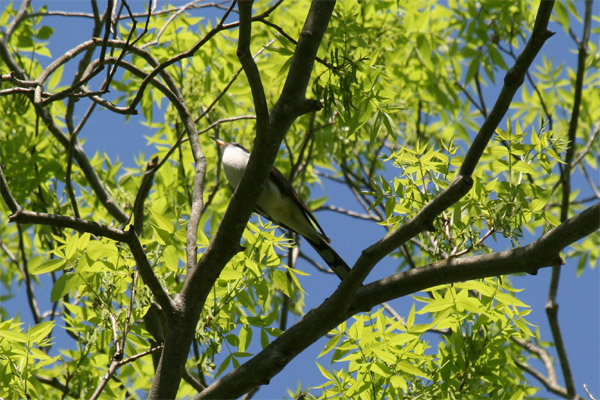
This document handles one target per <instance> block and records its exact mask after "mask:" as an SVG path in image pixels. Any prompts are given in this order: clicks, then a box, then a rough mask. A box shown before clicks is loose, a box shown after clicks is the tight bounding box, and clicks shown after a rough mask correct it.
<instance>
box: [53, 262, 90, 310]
mask: <svg viewBox="0 0 600 400" xmlns="http://www.w3.org/2000/svg"><path fill="white" fill-rule="evenodd" d="M82 258H83V257H82ZM76 276H77V275H75V274H69V273H67V274H62V275H61V276H59V277H58V279H57V280H56V282H54V286H52V291H51V292H50V301H51V302H53V303H54V302H55V301H58V300H60V299H61V298H62V297H63V296H64V295H65V294H67V293H68V292H69V289H70V285H69V283H70V282H71V281H72V280H73V279H74V278H75V277H76ZM75 280H77V278H75Z"/></svg>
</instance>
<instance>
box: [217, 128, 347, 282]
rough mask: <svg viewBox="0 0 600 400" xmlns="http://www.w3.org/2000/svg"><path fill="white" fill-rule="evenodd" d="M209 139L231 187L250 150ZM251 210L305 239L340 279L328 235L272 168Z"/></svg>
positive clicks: (343, 267)
mask: <svg viewBox="0 0 600 400" xmlns="http://www.w3.org/2000/svg"><path fill="white" fill-rule="evenodd" d="M213 140H214V141H215V142H217V144H218V145H219V146H221V147H222V149H223V170H224V171H225V176H226V177H227V180H228V181H229V185H230V186H231V187H232V189H233V190H235V188H237V186H238V185H239V183H240V181H241V180H242V176H243V175H244V171H245V170H246V165H248V160H250V153H248V151H247V150H246V149H244V148H243V147H242V146H241V145H239V144H237V143H227V142H223V141H222V140H219V139H216V138H213ZM255 211H256V212H258V213H259V214H260V215H262V216H264V217H266V218H268V219H270V220H271V221H273V222H275V223H276V224H278V225H281V226H283V227H285V228H287V229H290V230H292V231H294V232H296V233H297V234H299V235H301V236H302V237H303V238H305V239H306V240H307V241H308V243H310V245H311V246H312V247H313V248H314V249H315V250H316V251H317V253H319V255H320V256H321V257H322V258H323V260H325V262H326V263H327V264H328V265H329V267H331V269H332V270H333V272H335V274H336V275H337V276H338V277H339V278H340V279H342V280H343V279H344V278H345V277H346V276H347V275H348V272H349V271H350V267H348V264H346V262H345V261H344V260H343V259H342V257H340V255H339V254H338V253H336V252H335V250H333V249H332V248H331V246H330V245H329V242H330V240H329V238H328V237H327V236H326V235H325V232H323V228H321V226H320V225H319V223H318V222H317V219H316V218H315V216H314V215H313V213H312V212H311V211H310V210H309V209H308V207H307V206H306V205H305V204H304V202H303V201H302V199H300V196H298V194H297V193H296V191H295V190H294V188H293V187H292V185H291V184H290V183H289V182H288V180H287V179H286V178H285V176H283V174H282V173H281V172H280V171H279V170H278V169H277V168H275V167H273V168H272V169H271V173H270V175H269V178H268V179H267V182H266V183H265V187H264V189H263V191H262V193H261V194H260V196H259V198H258V201H257V203H256V206H255Z"/></svg>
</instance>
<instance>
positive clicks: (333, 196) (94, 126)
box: [0, 0, 600, 398]
mask: <svg viewBox="0 0 600 400" xmlns="http://www.w3.org/2000/svg"><path fill="white" fill-rule="evenodd" d="M47 3H48V4H51V6H52V8H53V9H57V10H58V9H73V7H75V6H78V7H79V6H81V2H80V3H79V4H77V5H76V4H75V2H74V1H57V0H54V1H52V2H47ZM5 4H6V3H5V2H4V1H3V2H2V3H0V9H2V8H3V7H4V5H5ZM40 4H43V3H42V2H37V1H35V2H34V7H36V8H37V7H38V6H39V5H40ZM84 4H85V10H86V11H87V10H88V7H89V3H87V2H84ZM144 4H146V2H132V6H135V7H143V5H144ZM576 4H577V6H578V7H579V8H582V7H583V2H579V1H578V2H576ZM209 17H210V16H209ZM45 23H46V24H50V25H51V26H53V28H54V29H55V33H54V35H53V37H52V38H51V41H50V49H51V52H52V54H53V55H57V54H61V53H63V52H65V51H66V50H68V49H70V48H72V47H73V46H75V45H76V44H78V43H79V42H81V41H83V40H85V39H86V38H87V37H88V36H89V34H90V31H91V28H90V21H88V20H79V19H73V18H71V19H69V20H68V23H65V19H64V18H60V17H52V18H48V19H47V20H46V22H45ZM574 28H575V32H576V33H577V34H578V35H580V31H581V29H578V25H575V26H574ZM550 29H551V30H553V31H556V35H555V36H554V37H553V38H552V39H551V40H550V41H548V43H547V44H546V46H545V48H544V49H543V50H542V52H545V53H547V54H550V55H555V56H556V55H557V54H564V56H562V57H561V60H562V61H564V62H565V63H566V64H567V65H569V66H572V67H574V65H575V62H576V54H573V53H571V52H569V49H572V48H573V47H574V46H573V43H572V40H571V39H570V38H569V37H568V35H567V34H566V33H565V32H564V31H563V30H562V28H560V27H559V26H558V25H557V24H552V25H551V28H550ZM596 38H597V35H596ZM539 58H540V57H538V59H539ZM538 61H539V60H538ZM557 61H558V60H557ZM69 66H70V68H75V67H76V63H73V62H71V63H70V64H69ZM68 71H69V70H68V69H67V70H65V72H64V74H63V76H65V77H68V76H70V74H69V72H68ZM500 81H501V80H500ZM488 89H489V90H488V91H487V93H488V94H487V97H486V104H487V105H488V107H489V106H491V104H493V100H494V99H495V96H496V94H497V93H498V88H494V87H491V88H488ZM83 109H84V108H83V107H82V108H80V110H83ZM80 112H83V111H80ZM155 115H160V110H157V112H156V113H155ZM141 119H142V118H141V117H135V116H133V117H131V119H130V121H129V123H127V122H126V121H125V117H124V116H121V115H116V114H114V113H112V112H109V111H106V110H101V109H99V108H98V109H97V112H96V113H95V114H94V116H93V117H92V119H91V120H90V122H89V123H88V124H87V128H86V129H85V130H84V131H83V132H82V134H81V137H82V138H85V139H86V143H85V146H84V149H85V151H86V153H87V154H88V155H89V156H92V155H93V154H94V153H95V152H97V151H100V152H103V151H104V152H106V153H107V154H108V155H109V156H110V157H111V158H114V157H118V158H119V159H120V160H121V161H122V162H124V165H125V166H134V165H135V164H134V157H135V156H137V154H139V152H140V151H143V152H145V153H146V157H147V158H149V157H150V155H151V154H152V152H153V150H152V149H151V148H148V147H147V146H146V141H145V138H144V136H145V135H149V134H150V132H149V131H148V128H147V127H144V126H142V125H140V124H138V121H140V120H141ZM209 162H211V161H210V160H209ZM586 185H587V184H584V185H583V187H585V186H586ZM324 194H327V195H329V201H328V203H330V204H335V205H338V206H340V207H344V208H348V209H354V210H360V209H359V206H358V204H356V202H355V201H354V197H353V196H352V195H351V194H350V193H349V192H348V191H347V189H345V187H344V186H342V185H339V184H336V183H333V182H328V181H326V182H325V183H324V186H323V187H317V188H315V190H314V191H313V196H314V197H319V196H321V195H324ZM317 218H318V219H319V221H320V223H321V225H322V226H323V228H324V230H325V232H326V233H327V235H328V236H329V237H330V238H331V239H332V246H333V247H334V248H336V250H337V251H338V252H339V253H340V254H341V255H342V256H343V257H344V258H345V259H346V261H347V262H348V264H349V265H352V264H353V262H354V261H355V260H356V259H357V258H358V256H359V255H360V252H361V251H362V249H364V248H366V247H368V246H369V245H370V244H372V243H373V242H374V241H375V240H376V239H377V238H380V237H381V236H382V235H383V234H384V233H385V231H384V229H383V228H382V227H380V226H374V225H373V224H372V223H369V222H365V221H362V220H357V219H352V218H350V217H347V216H343V215H340V214H336V213H333V212H328V211H323V212H318V213H317ZM533 239H535V237H534V236H531V235H526V237H525V238H524V239H523V240H522V241H521V243H522V244H527V243H530V242H531V241H532V240H533ZM303 246H304V247H303V249H307V251H309V252H311V254H314V253H312V249H310V250H308V246H306V244H304V245H303ZM503 249H505V244H502V243H500V244H498V250H503ZM314 257H315V258H316V259H318V256H317V255H316V254H315V255H314ZM300 268H301V269H303V270H305V271H308V272H310V273H311V276H309V277H304V278H302V284H303V285H304V286H305V289H306V291H307V294H306V310H308V309H310V308H313V307H315V306H317V305H319V304H320V303H321V302H322V300H323V299H324V298H326V297H327V296H328V295H329V294H330V293H331V292H332V291H333V289H334V288H335V286H336V285H337V284H338V280H337V278H336V277H335V276H333V275H323V274H319V273H318V272H317V271H315V270H314V269H313V268H312V267H310V266H307V265H304V266H303V265H302V264H300ZM394 270H395V265H394V263H393V261H392V260H389V259H387V260H384V261H383V262H382V263H380V264H379V265H378V266H377V267H376V269H375V270H374V271H373V273H372V276H370V277H369V280H372V279H376V278H378V277H383V276H385V275H388V274H389V273H390V272H391V271H394ZM550 272H551V269H550V268H545V269H542V270H540V271H539V273H538V275H536V276H519V277H512V278H511V279H512V282H513V285H514V286H515V287H518V288H524V289H525V290H524V291H523V292H521V293H520V295H519V298H520V299H521V300H523V301H524V302H525V303H527V304H529V305H530V306H531V307H532V314H531V315H530V317H529V318H528V320H529V321H531V322H533V323H535V324H537V325H538V326H539V328H540V331H541V336H542V338H543V339H544V340H547V341H551V338H552V336H551V334H550V330H549V326H548V322H547V318H546V314H545V310H544V306H545V304H546V301H547V293H548V286H549V281H550ZM50 289H51V282H44V284H43V285H42V287H40V288H38V289H37V293H38V296H39V299H38V300H40V301H41V305H42V309H44V307H43V305H44V304H48V303H47V302H48V301H49V296H50ZM599 293H600V273H599V268H596V269H594V270H592V269H590V268H589V267H588V268H586V270H585V271H584V273H583V275H582V277H580V278H577V277H576V276H575V265H574V263H573V262H571V261H569V262H568V263H567V265H566V266H565V267H564V268H563V271H562V275H561V282H560V289H559V295H558V303H559V305H560V311H559V320H560V323H561V328H562V329H563V337H564V340H565V343H566V346H567V350H568V354H569V356H570V362H571V367H572V370H573V375H574V377H575V382H576V388H577V391H578V393H580V394H585V393H584V391H583V388H582V384H583V383H586V384H587V385H588V387H589V389H590V391H591V393H592V394H594V395H595V396H596V397H598V396H600V386H599V379H598V377H599V376H600V366H599V363H600V333H599V329H600V296H599ZM23 299H24V293H21V294H20V295H19V296H18V297H17V298H15V299H13V300H11V301H10V302H7V303H6V304H5V307H7V308H8V309H9V310H10V311H13V310H15V311H16V310H21V319H22V321H25V322H30V323H33V321H32V320H31V318H30V313H29V310H28V309H27V308H22V304H24V302H23ZM412 303H413V301H412V299H410V298H404V299H400V300H397V301H394V302H393V303H392V304H393V306H394V307H395V308H396V310H397V311H398V312H399V313H400V314H401V315H406V314H407V313H408V310H409V309H410V306H411V305H412ZM11 314H13V312H11ZM63 340H68V339H59V340H58V341H57V346H60V345H61V344H62V343H61V341H63ZM325 342H326V339H321V340H320V341H319V342H317V343H315V344H314V345H313V346H311V347H310V348H309V349H308V350H307V351H305V352H304V353H302V354H301V355H299V356H298V357H297V358H296V359H294V360H293V361H292V362H291V363H290V364H289V365H288V366H287V367H286V368H285V369H284V370H283V371H282V372H281V373H280V374H279V375H278V376H276V377H274V378H273V379H272V380H271V383H270V385H268V386H265V387H262V388H261V390H260V392H259V393H258V394H257V395H256V396H255V398H281V397H282V396H283V395H285V393H286V388H292V389H294V388H296V386H297V383H298V382H299V381H301V382H302V384H303V387H304V388H306V387H308V386H311V385H318V384H319V383H321V382H322V378H321V376H320V373H319V372H318V369H317V368H316V366H315V359H316V355H317V354H318V353H319V352H320V350H321V349H322V347H323V345H324V343H325ZM553 354H554V353H553ZM317 361H318V362H319V363H320V364H321V365H325V366H327V365H328V362H329V358H328V356H325V357H324V358H323V359H319V360H317ZM532 364H533V365H534V366H536V367H540V364H536V363H534V362H532ZM556 368H557V373H558V374H559V375H560V369H559V366H558V364H557V365H556ZM540 393H541V395H544V393H547V392H544V391H542V392H540ZM548 396H549V397H551V398H552V397H554V396H553V395H548Z"/></svg>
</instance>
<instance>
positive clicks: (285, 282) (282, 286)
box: [273, 269, 292, 297]
mask: <svg viewBox="0 0 600 400" xmlns="http://www.w3.org/2000/svg"><path fill="white" fill-rule="evenodd" d="M273 283H275V286H277V288H278V289H279V290H281V291H282V292H283V293H285V295H286V296H288V297H291V296H292V292H291V290H290V282H289V279H288V277H287V276H286V274H285V273H284V272H282V271H280V270H278V269H276V270H275V271H273Z"/></svg>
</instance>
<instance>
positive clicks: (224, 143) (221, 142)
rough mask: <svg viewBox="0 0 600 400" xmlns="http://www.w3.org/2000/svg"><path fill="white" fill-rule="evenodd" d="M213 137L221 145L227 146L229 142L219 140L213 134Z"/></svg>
mask: <svg viewBox="0 0 600 400" xmlns="http://www.w3.org/2000/svg"><path fill="white" fill-rule="evenodd" d="M211 139H212V140H214V141H215V142H216V143H217V144H218V145H219V146H225V145H226V144H227V143H226V142H224V141H222V140H219V139H217V138H216V137H214V136H212V137H211Z"/></svg>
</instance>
